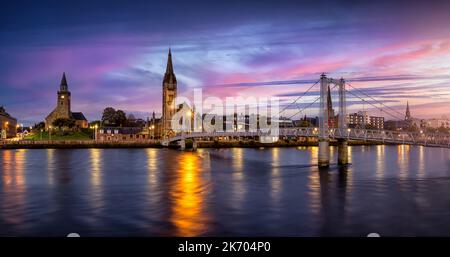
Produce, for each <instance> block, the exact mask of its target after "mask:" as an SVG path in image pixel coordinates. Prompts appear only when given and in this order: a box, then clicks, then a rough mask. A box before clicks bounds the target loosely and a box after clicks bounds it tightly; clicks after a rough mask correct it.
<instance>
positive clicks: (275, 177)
mask: <svg viewBox="0 0 450 257" xmlns="http://www.w3.org/2000/svg"><path fill="white" fill-rule="evenodd" d="M281 165H282V163H281V162H280V149H279V148H272V172H271V176H270V186H271V190H270V196H271V198H272V199H273V201H274V202H275V203H277V202H278V201H279V200H280V194H281V190H282V184H281V171H280V166H281Z"/></svg>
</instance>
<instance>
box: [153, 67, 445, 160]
mask: <svg viewBox="0 0 450 257" xmlns="http://www.w3.org/2000/svg"><path fill="white" fill-rule="evenodd" d="M317 85H318V86H319V88H320V89H319V96H318V97H317V98H316V99H314V100H313V101H312V102H310V103H308V104H306V105H305V107H303V108H301V109H299V110H298V111H297V112H295V113H294V114H292V115H290V116H288V117H287V118H288V119H291V118H293V117H294V116H296V115H298V114H301V113H303V112H304V111H305V110H306V109H308V108H311V107H312V106H313V105H314V104H316V103H317V102H319V108H318V109H319V112H318V117H319V122H318V126H317V127H294V128H279V137H288V138H298V137H314V138H317V140H318V143H319V151H318V165H319V167H327V166H329V164H330V151H329V143H330V140H337V142H338V164H339V165H346V164H348V141H349V140H358V141H367V142H380V143H391V144H408V145H422V146H433V147H444V148H450V135H449V134H442V133H429V132H426V131H422V130H421V131H418V132H413V131H397V130H385V129H382V130H374V129H365V128H349V127H348V124H347V102H346V100H347V93H348V94H350V95H352V96H353V97H356V98H358V99H359V100H360V101H362V102H363V103H366V104H369V105H371V106H372V107H374V108H375V109H379V110H380V111H382V112H383V113H385V114H386V115H388V116H390V117H393V118H395V119H400V120H401V119H402V117H401V115H402V114H401V113H400V112H398V111H397V110H395V109H393V108H392V107H390V106H387V105H386V104H384V103H383V102H382V101H379V100H377V99H375V98H374V97H372V96H370V95H369V94H367V93H365V92H364V91H363V90H361V89H358V88H356V87H354V86H352V85H351V84H349V83H347V82H346V81H345V80H344V79H343V78H341V79H333V78H329V77H327V76H326V75H325V74H322V75H321V77H320V79H319V80H318V81H317V82H316V83H314V84H312V85H311V86H310V87H309V88H308V89H307V90H306V91H305V92H304V93H303V94H301V95H300V96H298V97H297V98H296V99H295V100H294V101H293V102H291V103H289V104H287V105H286V106H285V107H284V108H283V109H282V110H281V111H280V113H279V115H281V114H282V113H284V112H285V111H286V110H288V108H289V107H290V106H292V105H294V104H298V103H299V100H300V99H302V98H303V97H304V96H306V95H307V94H308V93H309V92H310V91H311V90H312V89H313V88H314V87H315V86H317ZM330 85H331V86H332V87H331V90H333V89H334V88H336V87H337V88H338V98H339V101H338V122H337V126H336V127H334V126H331V127H330V124H329V118H330V117H328V116H329V110H328V106H327V103H328V102H327V94H328V91H329V89H330ZM367 99H370V100H367ZM399 115H400V116H399ZM266 136H271V134H270V132H267V131H263V130H261V129H257V130H256V131H252V132H250V131H231V132H229V131H224V132H204V131H202V132H188V133H178V134H176V135H175V136H172V137H170V138H166V139H164V140H163V142H162V143H163V145H168V144H169V143H171V142H178V141H179V142H180V146H181V148H182V149H184V148H185V140H186V139H192V140H193V148H196V147H197V140H198V139H201V138H216V137H260V138H261V137H266Z"/></svg>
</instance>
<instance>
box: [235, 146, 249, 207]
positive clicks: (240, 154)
mask: <svg viewBox="0 0 450 257" xmlns="http://www.w3.org/2000/svg"><path fill="white" fill-rule="evenodd" d="M231 154H232V170H231V172H232V173H231V174H232V178H233V183H232V184H231V186H232V198H233V199H234V200H233V201H231V205H232V206H233V207H234V208H235V209H239V208H241V206H242V204H243V200H244V199H245V195H246V193H247V190H246V187H245V180H246V178H245V173H244V158H245V156H244V149H242V148H232V149H231Z"/></svg>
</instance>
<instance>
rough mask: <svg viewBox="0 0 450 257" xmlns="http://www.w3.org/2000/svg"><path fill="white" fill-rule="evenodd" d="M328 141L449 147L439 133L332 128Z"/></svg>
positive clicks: (306, 131)
mask: <svg viewBox="0 0 450 257" xmlns="http://www.w3.org/2000/svg"><path fill="white" fill-rule="evenodd" d="M319 132H320V131H319V128H317V127H301V128H280V129H279V136H281V137H285V136H288V137H317V136H318V135H319ZM328 134H329V138H330V139H347V140H361V141H377V142H385V143H397V144H419V145H429V146H442V147H450V135H449V134H439V133H432V134H430V133H424V132H409V131H392V130H371V129H357V128H332V129H329V133H328ZM254 136H271V134H270V133H268V132H263V131H260V130H258V131H253V132H251V131H232V132H192V133H183V134H177V135H176V136H174V137H171V138H169V139H166V141H167V142H173V141H179V140H181V139H188V138H207V137H254Z"/></svg>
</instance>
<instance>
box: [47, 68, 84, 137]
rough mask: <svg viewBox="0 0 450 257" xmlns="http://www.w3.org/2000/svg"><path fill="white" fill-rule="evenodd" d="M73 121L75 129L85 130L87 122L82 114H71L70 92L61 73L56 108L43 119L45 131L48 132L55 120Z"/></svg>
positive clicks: (64, 76) (64, 75)
mask: <svg viewBox="0 0 450 257" xmlns="http://www.w3.org/2000/svg"><path fill="white" fill-rule="evenodd" d="M59 118H64V119H73V120H75V127H76V128H87V127H88V121H87V119H86V118H85V117H84V115H83V113H82V112H72V111H71V108H70V91H69V89H68V85H67V80H66V74H65V73H63V75H62V79H61V84H60V85H59V91H58V92H57V99H56V107H55V109H54V110H53V111H52V112H51V113H50V114H49V115H48V116H47V117H46V118H45V129H46V130H48V129H49V127H50V126H52V124H53V122H54V121H55V120H56V119H59Z"/></svg>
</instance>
